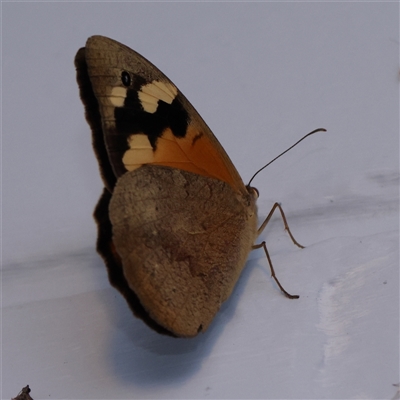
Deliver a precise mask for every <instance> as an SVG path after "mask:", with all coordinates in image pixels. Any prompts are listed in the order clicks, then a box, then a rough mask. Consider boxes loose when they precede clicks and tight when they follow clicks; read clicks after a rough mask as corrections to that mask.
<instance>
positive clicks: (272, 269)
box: [253, 203, 304, 299]
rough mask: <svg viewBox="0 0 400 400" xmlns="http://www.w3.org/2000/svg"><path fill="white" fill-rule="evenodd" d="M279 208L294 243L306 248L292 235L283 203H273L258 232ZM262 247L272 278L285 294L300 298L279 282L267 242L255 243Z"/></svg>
mask: <svg viewBox="0 0 400 400" xmlns="http://www.w3.org/2000/svg"><path fill="white" fill-rule="evenodd" d="M277 208H278V209H279V211H280V213H281V216H282V220H283V225H284V226H285V230H286V231H287V232H288V234H289V236H290V238H291V239H292V241H293V243H294V244H295V245H296V246H298V247H300V248H301V249H304V246H302V245H301V244H300V243H299V242H297V240H296V239H295V238H294V236H293V235H292V232H290V229H289V225H288V223H287V220H286V216H285V213H284V212H283V209H282V207H281V205H280V204H279V203H275V204H274V205H273V207H272V209H271V211H270V212H269V214H268V216H267V218H265V220H264V222H263V223H262V224H261V226H260V227H259V228H258V231H257V234H258V235H260V234H261V232H262V231H263V230H264V229H265V227H266V226H267V224H268V222H269V221H270V219H271V217H272V214H273V213H274V211H275V210H276V209H277ZM261 247H262V248H263V249H264V251H265V255H266V256H267V260H268V264H269V267H270V269H271V276H272V278H274V280H275V282H276V284H277V285H278V286H279V289H281V290H282V292H283V293H284V294H285V296H286V297H288V298H289V299H298V298H299V296H298V295H292V294H290V293H288V292H287V291H286V290H285V289H284V288H283V286H282V285H281V283H280V282H279V280H278V278H277V277H276V275H275V270H274V267H273V265H272V261H271V257H270V255H269V253H268V249H267V245H266V243H265V242H262V243H260V244H255V245H253V249H260V248H261Z"/></svg>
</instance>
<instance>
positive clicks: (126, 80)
mask: <svg viewBox="0 0 400 400" xmlns="http://www.w3.org/2000/svg"><path fill="white" fill-rule="evenodd" d="M121 82H122V84H123V85H124V86H126V87H128V86H130V84H131V76H130V75H129V73H128V72H126V71H122V72H121Z"/></svg>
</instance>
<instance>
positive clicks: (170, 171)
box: [75, 36, 300, 337]
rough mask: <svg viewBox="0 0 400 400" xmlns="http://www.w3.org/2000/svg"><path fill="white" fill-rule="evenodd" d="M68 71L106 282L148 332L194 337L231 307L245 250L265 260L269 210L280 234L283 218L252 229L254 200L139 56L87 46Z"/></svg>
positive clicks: (211, 139) (106, 42)
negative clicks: (89, 152)
mask: <svg viewBox="0 0 400 400" xmlns="http://www.w3.org/2000/svg"><path fill="white" fill-rule="evenodd" d="M75 65H76V69H77V81H78V84H79V88H80V96H81V99H82V101H83V103H84V105H85V111H86V119H87V121H88V123H89V125H90V126H91V128H92V133H93V146H94V150H95V153H96V155H97V159H98V162H99V165H100V172H101V176H102V178H103V181H104V185H105V189H104V191H103V194H102V196H101V197H100V200H99V202H98V204H97V206H96V209H95V212H94V217H95V219H96V221H97V224H98V240H97V250H98V252H99V253H100V255H101V256H102V257H103V259H104V260H105V263H106V265H107V268H108V274H109V279H110V282H111V284H112V285H113V286H115V287H116V288H117V289H118V290H119V291H120V292H121V293H122V294H123V296H124V297H125V298H126V300H127V302H128V304H129V306H130V307H131V309H132V310H133V312H134V313H135V315H137V316H139V317H140V318H142V319H143V320H144V321H145V322H146V323H147V324H148V325H149V326H151V327H152V328H153V329H155V330H157V331H158V332H161V333H166V334H170V335H172V336H179V337H193V336H195V335H197V334H198V333H199V332H200V331H205V330H206V329H207V328H208V326H209V325H210V323H211V321H212V319H213V318H214V316H215V314H216V313H217V311H218V310H219V308H220V306H221V304H222V302H223V301H225V300H226V299H227V298H228V297H229V296H230V294H231V293H232V290H233V288H234V286H235V284H236V282H237V280H238V278H239V275H240V273H241V271H242V269H243V267H244V265H245V262H246V259H247V256H248V254H249V252H250V251H251V250H252V249H253V248H259V247H264V250H265V252H266V254H267V257H268V260H269V261H270V258H269V255H268V252H267V248H266V247H265V243H264V242H263V243H261V244H258V245H255V240H256V239H257V237H258V235H259V234H260V232H261V231H262V230H263V229H264V227H265V225H266V224H267V222H268V221H269V219H270V217H271V215H272V213H273V211H274V210H275V209H276V208H279V209H280V211H281V213H282V216H283V219H284V223H285V228H286V229H287V230H289V229H288V226H287V223H286V219H285V218H284V214H283V211H282V209H281V208H280V206H279V204H278V203H276V204H275V205H274V207H273V209H272V210H271V212H270V214H269V216H268V217H267V219H266V221H264V223H263V224H262V226H261V227H260V228H259V229H258V228H257V207H256V200H257V197H258V192H257V190H256V189H255V188H253V187H250V186H249V185H248V186H245V185H244V183H243V181H242V179H241V178H240V175H239V173H238V172H237V170H236V168H235V167H234V165H233V164H232V162H231V160H230V159H229V157H228V155H227V154H226V153H225V150H224V149H223V147H222V146H221V144H220V143H219V142H218V140H217V139H216V137H215V136H214V135H213V133H212V132H211V130H210V128H209V127H208V126H207V125H206V124H205V122H204V121H203V119H202V118H201V117H200V115H199V114H198V113H197V111H196V110H195V109H194V108H193V106H192V105H191V104H190V103H189V102H188V100H187V99H186V98H185V97H184V96H183V95H182V93H181V92H180V91H179V90H178V89H177V87H176V86H175V85H174V84H173V83H172V82H171V81H170V80H169V79H168V78H167V77H166V76H165V75H164V74H163V73H162V72H161V71H159V70H158V69H157V68H156V67H155V66H154V65H153V64H151V63H150V62H149V61H147V60H146V59H145V58H144V57H142V56H141V55H139V54H138V53H136V52H135V51H133V50H131V49H130V48H128V47H126V46H124V45H122V44H121V43H118V42H116V41H114V40H111V39H108V38H106V37H102V36H92V37H90V38H89V39H88V40H87V42H86V47H84V48H81V49H80V50H79V51H78V53H77V55H76V58H75ZM289 233H290V231H289ZM290 235H291V234H290ZM291 237H292V236H291ZM292 239H293V241H294V243H296V244H298V243H297V242H296V241H295V240H294V238H293V237H292ZM299 246H300V245H299ZM270 265H271V271H272V275H273V277H274V278H275V274H274V272H273V269H272V264H270ZM275 279H276V278H275ZM276 281H277V280H276ZM277 283H278V285H279V287H280V288H281V289H282V290H283V291H284V289H283V288H282V287H281V286H280V284H279V282H278V281H277ZM284 293H285V294H286V295H288V296H289V297H294V298H296V297H298V296H291V295H289V294H288V293H287V292H285V291H284Z"/></svg>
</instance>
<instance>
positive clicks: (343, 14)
mask: <svg viewBox="0 0 400 400" xmlns="http://www.w3.org/2000/svg"><path fill="white" fill-rule="evenodd" d="M2 13H3V19H2V28H3V32H2V33H3V35H2V40H3V53H2V63H3V86H2V98H3V109H2V128H3V131H2V132H3V136H2V149H3V186H2V210H3V214H2V217H3V222H2V223H3V232H2V241H3V254H2V256H3V270H2V332H1V333H2V335H1V337H2V343H1V344H2V347H1V350H2V354H1V360H2V382H1V390H2V392H1V398H4V399H9V398H11V397H14V396H16V395H17V393H18V391H19V390H20V389H21V388H22V387H23V386H25V385H26V384H29V385H30V387H31V389H32V393H31V395H32V397H33V398H34V399H39V398H46V399H49V398H65V399H78V398H81V399H86V398H87V399H89V398H97V399H99V398H108V399H113V398H116V399H120V398H268V399H271V398H315V399H321V398H326V399H330V398H336V399H349V398H357V399H359V398H365V399H391V398H399V392H398V390H399V387H398V386H394V385H397V384H398V383H399V381H400V378H399V237H398V228H399V196H398V193H399V163H398V161H399V92H398V90H399V86H398V85H399V65H398V55H399V24H398V21H399V5H398V3H346V2H345V3H247V4H246V3H229V4H226V3H218V4H213V3H192V4H190V3H167V4H164V3H3V4H2ZM93 34H102V35H105V36H109V37H111V38H113V39H116V40H118V41H120V42H122V43H124V44H126V45H128V46H129V47H132V48H134V49H135V50H136V51H138V52H140V53H141V54H143V55H144V56H145V57H146V58H148V59H150V60H151V61H152V62H153V63H154V64H155V65H157V66H158V67H159V68H160V69H161V70H162V71H163V72H164V73H165V74H166V75H167V76H168V77H169V78H170V79H171V80H172V81H173V82H174V83H175V84H176V85H177V86H178V87H179V88H180V90H181V91H182V92H183V93H184V94H185V95H186V96H187V97H188V99H189V100H190V101H191V102H192V103H193V105H194V106H195V107H196V108H197V109H198V111H199V112H200V114H201V115H202V116H203V117H204V119H205V120H206V122H207V124H208V125H209V126H210V127H211V129H212V130H213V131H214V133H215V134H216V136H217V137H218V139H219V140H220V141H221V143H222V144H223V145H224V146H225V148H226V150H227V152H228V154H229V155H230V156H231V158H232V160H233V161H234V163H235V165H236V166H237V168H238V170H239V172H240V173H241V174H242V176H243V179H244V180H248V179H249V178H250V176H251V175H252V174H253V173H254V171H255V170H257V169H258V168H259V167H260V166H261V165H262V164H264V163H266V162H267V161H269V160H270V159H272V158H273V157H274V156H275V155H277V154H278V153H279V152H281V151H282V150H284V149H285V148H287V147H288V146H290V145H291V144H292V143H294V142H295V141H296V140H297V139H298V138H299V137H300V136H302V135H303V134H305V133H307V132H308V131H310V130H312V129H314V128H318V127H324V128H326V129H328V132H327V133H326V134H325V133H320V134H318V135H316V136H315V137H313V138H312V139H308V140H307V141H306V142H305V143H303V144H301V145H300V146H299V147H298V148H296V149H295V150H293V151H291V152H290V153H289V154H288V155H287V156H285V158H283V159H281V160H279V161H277V162H276V163H274V164H273V165H271V166H270V167H269V168H268V169H267V171H265V172H263V173H262V174H261V175H260V176H259V177H257V179H256V181H255V182H254V185H255V186H257V188H258V189H259V190H260V200H259V210H260V216H261V217H262V216H265V215H267V213H268V211H269V209H270V207H271V206H272V204H273V202H274V201H280V202H282V205H283V207H284V209H285V211H286V215H287V217H288V220H289V224H290V227H291V229H292V232H293V234H294V235H295V237H296V238H297V239H298V240H299V242H300V243H302V244H304V245H306V246H307V247H306V249H304V250H300V249H298V248H296V247H295V246H293V245H292V244H291V241H290V239H289V238H288V237H287V235H285V233H284V232H283V230H282V225H281V221H280V220H279V218H278V216H277V217H276V218H274V219H273V221H272V223H271V225H270V226H269V227H268V228H267V229H266V231H265V233H263V239H265V240H266V241H267V244H268V248H269V250H270V253H271V256H272V259H273V262H274V265H275V269H276V271H277V274H278V276H279V278H280V280H281V282H282V283H283V284H284V286H285V288H286V289H287V290H288V291H289V292H292V293H297V294H299V295H300V296H301V297H300V299H299V300H288V299H286V298H285V297H283V296H282V295H281V294H280V293H279V290H278V289H277V288H276V286H275V285H274V284H273V282H272V281H271V279H270V278H269V270H268V266H267V261H266V260H265V257H264V256H263V252H262V250H257V251H255V252H253V253H252V254H251V256H250V259H249V261H248V264H247V267H246V269H245V270H244V272H243V274H242V276H241V279H240V281H239V283H238V285H237V287H236V289H235V291H234V293H233V295H232V297H231V298H230V300H229V301H228V302H226V303H225V304H224V305H223V307H222V309H221V311H220V313H219V314H218V315H217V317H216V319H215V321H214V323H213V324H212V326H211V327H210V329H209V330H208V331H207V332H206V333H205V334H203V335H200V336H199V337H197V338H195V339H190V340H183V339H172V338H167V337H163V336H160V335H158V334H156V333H153V332H152V331H150V330H149V329H148V328H147V327H146V326H145V325H143V324H142V323H141V322H140V321H138V320H136V319H135V318H133V317H132V316H131V314H130V311H129V309H128V307H127V306H126V304H125V302H124V300H123V299H122V298H121V296H120V295H119V294H118V293H117V292H116V291H115V290H114V289H113V288H111V287H110V285H109V283H108V281H107V276H106V271H105V267H104V265H103V263H102V262H101V260H100V259H99V257H98V256H97V255H96V253H95V251H94V243H95V239H96V234H95V226H94V223H93V221H92V218H91V213H92V209H93V207H94V205H95V203H96V201H97V198H98V196H99V195H100V192H101V189H102V185H101V182H100V178H99V174H98V170H97V165H96V160H95V158H94V155H93V152H92V150H91V143H90V142H91V140H90V134H89V127H88V125H87V124H86V122H85V121H84V117H83V106H82V104H81V103H80V100H79V98H78V89H77V85H76V83H75V71H74V67H73V58H74V55H75V53H76V51H77V50H78V48H79V47H80V46H83V45H84V43H85V41H86V38H87V37H88V36H91V35H93Z"/></svg>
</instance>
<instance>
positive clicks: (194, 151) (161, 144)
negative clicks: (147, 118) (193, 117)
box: [153, 125, 243, 191]
mask: <svg viewBox="0 0 400 400" xmlns="http://www.w3.org/2000/svg"><path fill="white" fill-rule="evenodd" d="M153 164H159V165H165V166H168V167H172V168H179V169H183V170H185V171H189V172H193V173H196V174H199V175H203V176H208V177H211V178H216V179H219V180H221V181H224V182H227V183H228V184H230V185H231V186H232V187H233V188H234V189H235V190H238V191H240V189H241V188H242V187H243V182H242V181H241V179H240V177H238V176H233V175H232V173H231V171H229V169H228V167H227V164H226V163H225V162H224V154H221V153H220V152H218V149H217V148H216V147H215V145H214V144H213V143H212V142H211V141H210V139H209V138H208V137H207V136H206V135H205V134H202V132H199V131H198V130H197V129H195V128H193V127H191V126H190V125H189V127H188V130H187V134H186V136H185V137H184V138H176V137H175V136H174V135H173V134H172V132H171V130H170V129H169V128H168V129H166V130H165V131H164V132H163V135H162V137H161V138H159V139H158V140H157V149H156V152H155V154H154V160H153Z"/></svg>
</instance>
